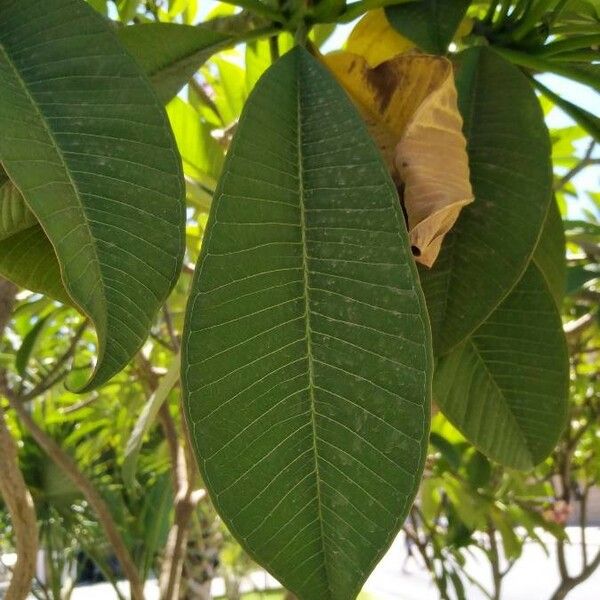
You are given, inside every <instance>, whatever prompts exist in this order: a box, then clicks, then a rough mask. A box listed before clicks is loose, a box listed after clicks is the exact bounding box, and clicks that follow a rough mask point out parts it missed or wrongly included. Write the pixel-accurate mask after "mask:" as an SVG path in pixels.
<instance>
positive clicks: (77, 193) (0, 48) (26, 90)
mask: <svg viewBox="0 0 600 600" xmlns="http://www.w3.org/2000/svg"><path fill="white" fill-rule="evenodd" d="M0 51H1V52H2V55H3V56H4V58H5V60H6V62H7V64H8V66H9V67H10V68H11V70H12V72H13V74H14V76H15V78H16V80H17V81H18V83H19V85H20V86H21V88H22V90H23V93H24V94H25V96H26V98H27V99H28V100H29V103H30V104H31V106H32V108H33V110H34V111H35V113H36V114H37V116H38V118H39V120H40V122H41V123H42V126H43V127H44V130H45V131H46V134H47V135H48V138H49V140H50V142H51V143H52V147H53V148H54V150H55V152H56V154H57V156H58V158H59V159H60V162H61V165H62V167H63V169H64V172H65V174H66V176H67V179H68V181H69V183H70V184H71V186H72V188H73V190H74V192H75V193H74V196H75V199H76V200H77V202H78V204H79V208H80V211H81V215H82V216H83V221H84V224H85V228H86V230H87V232H88V237H89V239H90V240H91V242H92V243H91V244H90V246H91V248H92V253H93V255H94V264H95V267H96V269H97V271H98V279H97V281H98V282H99V284H100V287H101V288H102V293H101V294H100V299H101V303H102V306H103V308H104V311H103V312H104V315H106V313H107V310H108V307H107V304H106V293H105V291H106V290H105V283H104V278H103V277H102V270H101V269H100V259H99V257H98V250H97V248H96V245H95V244H94V242H93V240H94V236H93V235H92V230H91V227H90V223H89V220H88V217H87V215H86V214H85V210H84V207H83V204H82V202H81V197H80V191H79V187H78V186H77V183H76V182H75V180H74V179H73V177H72V175H71V171H70V170H69V168H68V167H67V162H66V160H65V157H64V154H63V152H62V150H61V148H60V146H59V144H58V143H57V141H56V138H55V137H54V133H53V131H52V129H51V127H50V125H49V124H48V122H47V120H46V117H45V116H44V114H43V113H42V111H41V110H40V107H39V106H38V103H37V101H36V99H35V98H34V97H33V96H32V95H31V92H30V91H29V88H28V87H27V85H26V82H25V80H24V79H23V78H22V77H21V74H20V72H19V69H18V68H17V66H16V65H15V63H14V62H13V60H12V59H11V57H10V55H9V53H8V51H7V50H6V47H5V45H4V44H1V43H0ZM15 186H16V183H15ZM17 189H18V187H17ZM19 192H21V195H22V196H23V198H24V199H25V201H26V202H27V197H26V195H25V194H23V192H22V191H21V190H19ZM27 204H28V205H29V208H30V209H31V211H32V212H33V213H34V215H35V216H36V218H37V219H38V221H39V222H40V226H41V227H42V229H43V230H44V233H45V234H46V235H47V237H48V239H49V240H50V243H51V244H52V246H53V247H54V243H53V242H52V239H51V238H50V236H49V235H48V232H47V231H46V228H45V227H44V225H43V223H42V222H41V221H40V219H39V216H38V215H37V214H36V211H35V208H34V207H32V206H31V205H30V204H29V202H27ZM55 254H56V251H55ZM56 256H57V258H58V254H56ZM59 265H60V270H61V274H62V276H63V280H64V284H65V289H66V290H67V292H68V291H69V285H68V284H67V280H66V274H65V273H64V271H63V265H62V264H61V263H60V261H59ZM69 296H71V294H69ZM75 304H77V306H78V307H79V308H81V310H82V311H83V312H84V313H85V314H86V315H87V316H88V317H89V318H90V319H91V320H92V321H93V322H94V324H95V325H96V326H97V327H98V323H97V322H96V320H97V319H96V318H95V317H96V315H91V314H89V312H88V308H87V307H84V306H81V305H80V303H78V302H76V303H75ZM100 354H101V352H100Z"/></svg>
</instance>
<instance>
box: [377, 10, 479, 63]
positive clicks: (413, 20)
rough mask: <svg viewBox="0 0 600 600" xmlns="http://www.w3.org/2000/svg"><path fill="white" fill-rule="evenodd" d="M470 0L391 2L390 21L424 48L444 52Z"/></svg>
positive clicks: (386, 12)
mask: <svg viewBox="0 0 600 600" xmlns="http://www.w3.org/2000/svg"><path fill="white" fill-rule="evenodd" d="M469 4H471V0H414V1H412V2H403V3H401V4H397V5H394V6H388V7H386V9H385V14H386V16H387V18H388V20H389V22H390V23H391V25H392V26H393V27H394V29H396V31H398V32H399V33H401V34H402V35H403V36H404V37H406V38H408V39H409V40H411V41H412V42H414V43H415V44H416V45H417V46H418V47H419V48H421V50H424V51H425V52H431V53H432V54H445V53H446V51H447V50H448V45H449V44H450V42H451V41H452V39H453V38H454V35H455V34H456V30H457V29H458V26H459V25H460V22H461V21H462V20H463V17H464V16H465V13H466V12H467V8H468V7H469Z"/></svg>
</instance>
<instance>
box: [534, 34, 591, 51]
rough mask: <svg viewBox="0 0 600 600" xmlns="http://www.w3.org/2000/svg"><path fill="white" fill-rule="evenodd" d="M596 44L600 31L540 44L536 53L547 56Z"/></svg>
mask: <svg viewBox="0 0 600 600" xmlns="http://www.w3.org/2000/svg"><path fill="white" fill-rule="evenodd" d="M597 45H600V33H596V34H592V35H582V36H580V37H575V38H566V39H562V40H558V41H556V42H551V43H549V44H546V45H545V46H542V48H540V50H539V52H536V54H537V55H538V56H544V57H547V56H553V55H555V54H560V53H561V52H566V51H569V50H581V49H582V48H591V47H592V46H597Z"/></svg>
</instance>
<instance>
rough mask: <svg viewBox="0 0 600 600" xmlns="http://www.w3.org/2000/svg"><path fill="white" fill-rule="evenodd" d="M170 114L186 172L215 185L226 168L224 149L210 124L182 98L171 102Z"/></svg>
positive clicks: (209, 184)
mask: <svg viewBox="0 0 600 600" xmlns="http://www.w3.org/2000/svg"><path fill="white" fill-rule="evenodd" d="M167 114H168V115H169V121H170V123H171V127H172V129H173V135H174V136H175V139H176V141H177V147H178V148H179V152H180V153H181V159H182V161H183V170H184V173H185V174H186V175H189V176H190V177H193V178H194V179H196V180H199V181H201V182H202V183H204V185H206V186H208V187H211V188H214V186H215V185H216V181H217V179H218V178H219V175H220V173H221V169H222V168H223V158H224V152H223V148H222V147H221V146H220V145H219V143H218V142H217V140H215V139H214V138H213V137H212V136H211V134H210V131H211V130H210V128H209V126H208V124H207V123H206V122H205V121H204V120H202V118H201V116H200V114H199V113H198V112H197V111H196V110H195V109H194V107H193V106H192V105H191V104H188V103H187V102H184V101H183V100H182V99H181V98H173V100H171V102H169V105H168V106H167Z"/></svg>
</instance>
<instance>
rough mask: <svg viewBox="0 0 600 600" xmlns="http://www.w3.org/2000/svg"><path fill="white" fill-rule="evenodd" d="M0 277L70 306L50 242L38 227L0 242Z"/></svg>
mask: <svg viewBox="0 0 600 600" xmlns="http://www.w3.org/2000/svg"><path fill="white" fill-rule="evenodd" d="M0 275H2V276H3V277H6V279H10V280H11V281H13V282H14V283H16V284H17V285H18V286H19V287H23V288H26V289H28V290H31V291H32V292H39V293H40V294H46V295H47V296H50V297H51V298H54V299H55V300H59V301H60V302H63V303H64V304H73V300H71V298H70V297H69V294H68V293H67V291H66V290H65V287H64V285H63V283H62V279H61V275H60V266H59V264H58V261H57V260H56V254H55V253H54V248H52V244H51V243H50V240H49V239H48V237H47V236H46V234H45V233H44V231H43V230H42V228H41V227H40V226H39V225H35V226H34V227H29V228H28V229H25V230H23V231H20V232H19V233H16V234H15V235H13V236H11V237H9V238H6V239H5V240H0Z"/></svg>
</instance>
